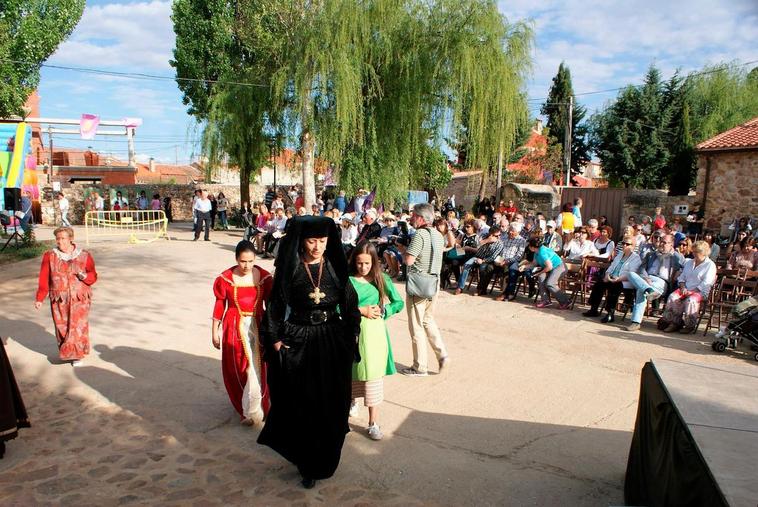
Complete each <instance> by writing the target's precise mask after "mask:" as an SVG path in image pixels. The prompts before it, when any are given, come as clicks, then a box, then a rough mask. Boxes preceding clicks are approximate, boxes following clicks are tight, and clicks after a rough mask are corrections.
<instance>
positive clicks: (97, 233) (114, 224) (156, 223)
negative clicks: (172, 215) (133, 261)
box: [84, 210, 170, 245]
mask: <svg viewBox="0 0 758 507" xmlns="http://www.w3.org/2000/svg"><path fill="white" fill-rule="evenodd" d="M84 230H85V234H86V238H87V244H88V245H89V239H90V237H93V238H97V237H104V236H129V243H150V242H152V241H155V240H157V239H160V238H166V239H170V238H169V237H168V220H167V219H166V214H165V213H164V212H163V210H144V211H137V210H123V211H88V212H87V213H85V215H84Z"/></svg>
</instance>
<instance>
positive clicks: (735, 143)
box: [696, 118, 758, 234]
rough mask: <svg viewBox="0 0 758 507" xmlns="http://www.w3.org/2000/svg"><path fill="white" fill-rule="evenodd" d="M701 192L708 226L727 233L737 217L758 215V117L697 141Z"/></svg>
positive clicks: (699, 190) (698, 185)
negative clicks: (698, 142) (705, 139)
mask: <svg viewBox="0 0 758 507" xmlns="http://www.w3.org/2000/svg"><path fill="white" fill-rule="evenodd" d="M696 149H697V155H698V173H697V196H698V198H699V200H700V201H701V202H702V203H703V207H704V211H705V226H706V228H707V229H712V230H715V231H720V232H721V233H722V234H726V233H727V228H728V227H729V225H730V224H731V223H732V222H733V221H734V219H735V218H737V217H743V216H747V217H754V218H755V217H758V118H753V119H752V120H750V121H748V122H746V123H743V124H742V125H739V126H737V127H735V128H733V129H731V130H727V131H726V132H722V133H721V134H719V135H717V136H716V137H713V138H711V139H708V140H707V141H703V142H702V143H700V144H698V145H697V148H696Z"/></svg>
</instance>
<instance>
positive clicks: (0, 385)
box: [0, 340, 30, 458]
mask: <svg viewBox="0 0 758 507" xmlns="http://www.w3.org/2000/svg"><path fill="white" fill-rule="evenodd" d="M29 426H30V425H29V417H28V416H27V415H26V408H25V407H24V400H22V399H21V392H20V391H19V390H18V385H17V384H16V378H15V377H14V376H13V370H12V369H11V363H10V361H9V360H8V355H7V354H6V352H5V346H4V345H3V342H2V340H0V458H2V457H3V455H4V454H5V442H6V441H8V440H13V439H14V438H16V436H17V435H18V429H19V428H28V427H29Z"/></svg>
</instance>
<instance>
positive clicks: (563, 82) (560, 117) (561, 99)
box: [540, 62, 590, 174]
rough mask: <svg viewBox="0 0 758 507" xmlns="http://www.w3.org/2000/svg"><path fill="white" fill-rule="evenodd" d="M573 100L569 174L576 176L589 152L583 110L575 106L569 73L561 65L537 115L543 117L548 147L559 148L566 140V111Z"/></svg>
mask: <svg viewBox="0 0 758 507" xmlns="http://www.w3.org/2000/svg"><path fill="white" fill-rule="evenodd" d="M572 98H573V108H572V114H571V163H570V167H571V172H572V173H573V174H576V173H578V172H579V170H580V168H581V167H583V166H584V165H586V164H587V162H589V161H590V150H589V146H588V144H587V134H588V129H587V126H586V124H585V123H584V118H585V116H586V115H587V108H586V107H585V106H583V105H581V104H579V103H578V102H577V100H576V97H575V96H574V89H573V85H572V83H571V70H570V69H569V67H568V66H567V65H566V64H565V63H564V62H561V64H560V65H559V66H558V73H557V74H556V75H555V77H553V84H552V85H551V86H550V91H549V92H548V97H547V100H546V101H545V103H544V104H543V105H542V108H541V110H540V112H541V113H542V114H543V115H545V116H546V117H547V122H546V124H545V127H546V128H547V129H548V132H549V137H548V144H549V145H551V146H555V145H558V146H560V147H561V149H563V146H564V141H565V139H566V125H567V122H568V108H569V103H570V101H571V99H572Z"/></svg>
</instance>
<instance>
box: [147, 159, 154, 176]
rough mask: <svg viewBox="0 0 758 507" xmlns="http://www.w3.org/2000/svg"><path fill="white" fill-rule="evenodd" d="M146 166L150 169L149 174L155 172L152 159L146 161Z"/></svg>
mask: <svg viewBox="0 0 758 507" xmlns="http://www.w3.org/2000/svg"><path fill="white" fill-rule="evenodd" d="M147 166H148V167H149V168H150V172H151V173H154V172H155V159H154V158H153V157H150V161H148V163H147Z"/></svg>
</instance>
